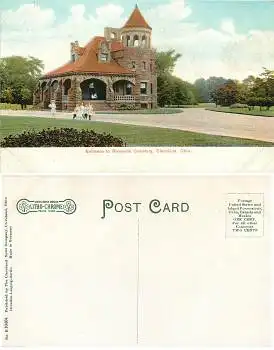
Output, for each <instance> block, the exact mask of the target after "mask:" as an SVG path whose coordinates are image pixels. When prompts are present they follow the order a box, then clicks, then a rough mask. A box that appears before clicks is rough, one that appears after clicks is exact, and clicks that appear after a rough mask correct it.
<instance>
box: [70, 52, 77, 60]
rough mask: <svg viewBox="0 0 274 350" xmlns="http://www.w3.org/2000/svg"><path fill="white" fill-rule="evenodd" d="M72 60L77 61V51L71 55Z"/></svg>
mask: <svg viewBox="0 0 274 350" xmlns="http://www.w3.org/2000/svg"><path fill="white" fill-rule="evenodd" d="M71 60H72V62H75V61H76V55H75V53H73V54H72V55H71Z"/></svg>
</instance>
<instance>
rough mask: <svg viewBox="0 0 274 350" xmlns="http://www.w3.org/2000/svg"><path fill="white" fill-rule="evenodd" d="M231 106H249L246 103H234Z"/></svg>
mask: <svg viewBox="0 0 274 350" xmlns="http://www.w3.org/2000/svg"><path fill="white" fill-rule="evenodd" d="M229 108H248V105H247V104H246V103H233V105H231V106H229Z"/></svg>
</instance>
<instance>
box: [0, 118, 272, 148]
mask: <svg viewBox="0 0 274 350" xmlns="http://www.w3.org/2000/svg"><path fill="white" fill-rule="evenodd" d="M49 127H69V128H71V127H73V128H76V129H93V130H94V131H95V132H99V133H103V132H105V133H111V134H112V135H113V136H117V137H121V138H122V139H123V140H124V141H125V142H126V143H127V144H128V145H129V146H274V143H270V142H263V141H255V140H248V139H240V138H235V137H225V136H213V135H207V134H200V133H195V132H188V131H180V130H172V129H162V128H154V127H143V126H134V125H124V124H114V123H104V122H90V121H75V120H61V119H59V120H58V119H54V120H52V119H49V118H39V117H9V116H0V130H1V136H0V138H2V139H3V138H4V137H5V136H8V135H10V134H18V133H21V132H23V131H25V130H26V131H27V130H33V129H35V130H42V129H45V128H49Z"/></svg>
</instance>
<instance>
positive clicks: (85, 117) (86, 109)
mask: <svg viewBox="0 0 274 350" xmlns="http://www.w3.org/2000/svg"><path fill="white" fill-rule="evenodd" d="M88 115H89V106H88V104H85V106H84V115H83V117H84V119H85V120H87V119H88Z"/></svg>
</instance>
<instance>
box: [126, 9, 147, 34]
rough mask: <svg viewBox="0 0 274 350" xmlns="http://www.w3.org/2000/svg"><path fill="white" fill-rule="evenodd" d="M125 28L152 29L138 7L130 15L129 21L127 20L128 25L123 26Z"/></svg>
mask: <svg viewBox="0 0 274 350" xmlns="http://www.w3.org/2000/svg"><path fill="white" fill-rule="evenodd" d="M123 28H148V29H152V28H151V27H150V26H149V25H148V23H147V21H146V20H145V19H144V17H143V15H142V14H141V11H140V10H139V8H138V6H137V5H136V7H135V9H134V11H133V12H132V14H131V15H130V17H129V19H128V20H127V22H126V24H125V25H124V26H123Z"/></svg>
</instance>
